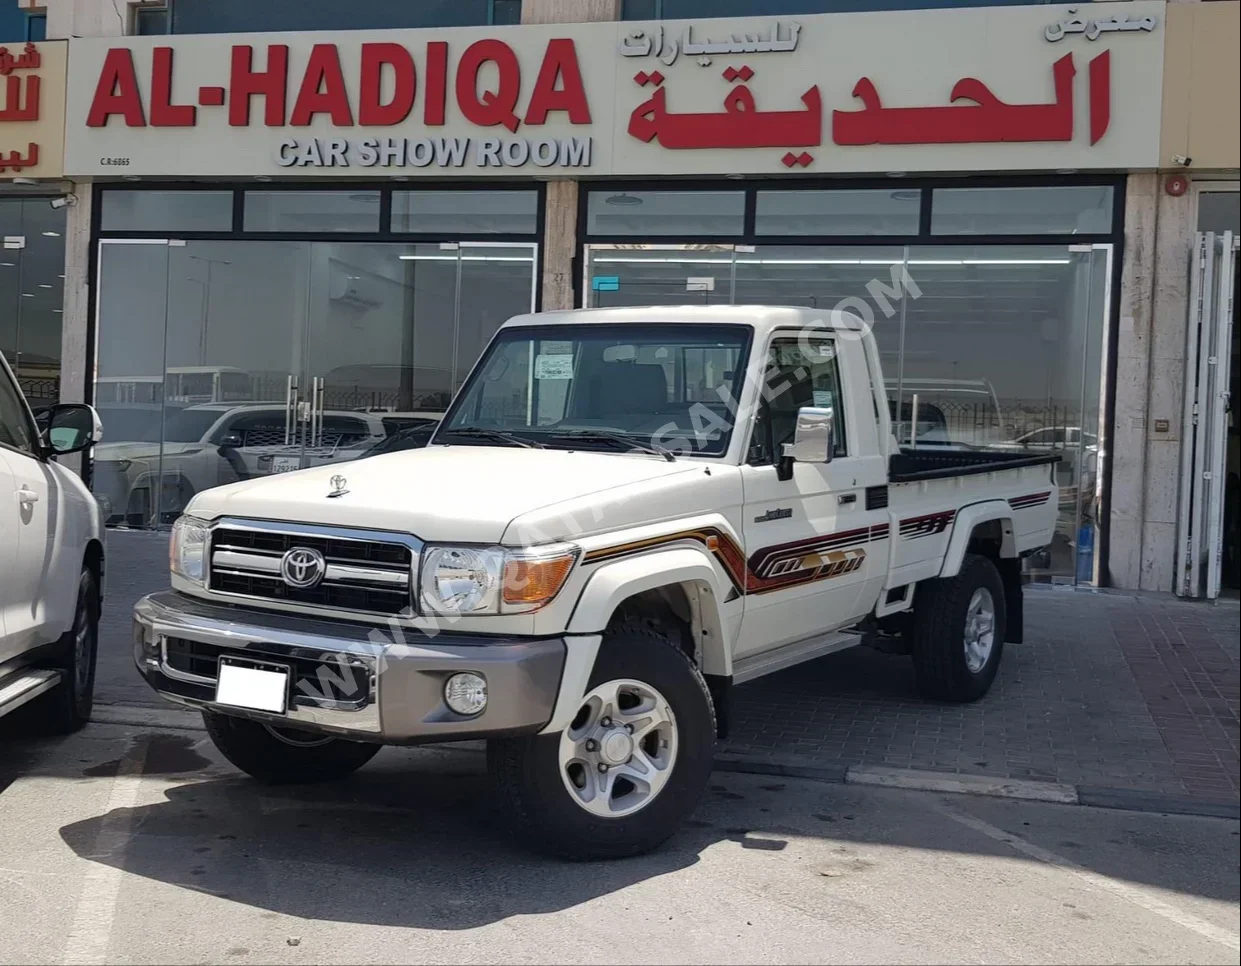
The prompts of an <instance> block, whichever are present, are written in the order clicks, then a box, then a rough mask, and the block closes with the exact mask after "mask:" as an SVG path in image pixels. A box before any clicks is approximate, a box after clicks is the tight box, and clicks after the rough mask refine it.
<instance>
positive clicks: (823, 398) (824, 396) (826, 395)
mask: <svg viewBox="0 0 1241 966" xmlns="http://www.w3.org/2000/svg"><path fill="white" fill-rule="evenodd" d="M814 404H815V406H817V407H818V408H819V409H831V408H832V392H831V390H830V389H816V390H815V391H814Z"/></svg>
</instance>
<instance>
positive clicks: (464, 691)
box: [444, 671, 487, 715]
mask: <svg viewBox="0 0 1241 966" xmlns="http://www.w3.org/2000/svg"><path fill="white" fill-rule="evenodd" d="M444 703H445V704H447V705H448V707H450V708H452V710H453V711H455V712H457V714H464V715H476V714H479V713H481V712H482V710H483V708H485V707H487V680H486V679H485V678H484V677H483V676H482V675H481V674H475V673H474V672H473V671H464V672H462V673H461V674H454V675H453V676H452V677H450V678H449V679H448V680H447V681H445V682H444Z"/></svg>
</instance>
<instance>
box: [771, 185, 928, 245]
mask: <svg viewBox="0 0 1241 966" xmlns="http://www.w3.org/2000/svg"><path fill="white" fill-rule="evenodd" d="M921 210H922V192H921V191H919V190H918V189H916V188H914V189H905V190H895V191H888V190H879V191H848V190H842V191H760V192H758V198H757V201H756V205H755V212H754V232H755V234H758V235H916V234H917V233H918V219H919V215H920V213H921Z"/></svg>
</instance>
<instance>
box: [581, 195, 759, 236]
mask: <svg viewBox="0 0 1241 966" xmlns="http://www.w3.org/2000/svg"><path fill="white" fill-rule="evenodd" d="M586 205H587V207H586V233H587V234H588V235H602V236H605V237H606V236H608V235H622V236H623V235H647V236H650V235H682V236H689V237H693V236H695V235H702V236H707V237H711V236H720V235H740V234H741V232H742V231H743V229H744V226H745V193H744V192H742V191H591V192H590V193H589V194H588V196H587V202H586Z"/></svg>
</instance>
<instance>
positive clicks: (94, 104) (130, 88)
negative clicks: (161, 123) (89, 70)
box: [86, 47, 147, 127]
mask: <svg viewBox="0 0 1241 966" xmlns="http://www.w3.org/2000/svg"><path fill="white" fill-rule="evenodd" d="M114 114H115V115H119V116H121V117H123V118H124V119H125V124H126V126H128V127H146V123H147V122H146V116H145V115H144V114H143V112H142V95H141V94H140V93H139V92H138V75H137V74H136V73H134V58H133V54H131V53H130V50H129V48H128V47H113V48H112V49H111V50H109V51H108V53H107V55H106V56H105V57H104V59H103V68H102V69H101V70H100V72H99V83H98V84H97V85H96V86H95V97H94V99H93V100H92V101H91V105H90V112H89V113H88V114H87V115H86V126H87V127H105V126H106V125H107V123H108V119H109V118H111V117H112V116H113V115H114Z"/></svg>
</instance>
